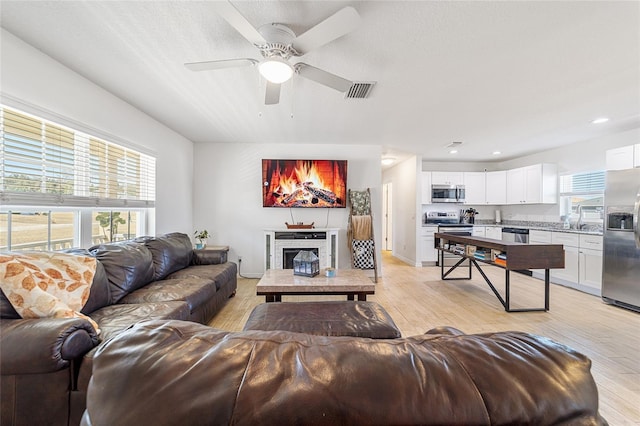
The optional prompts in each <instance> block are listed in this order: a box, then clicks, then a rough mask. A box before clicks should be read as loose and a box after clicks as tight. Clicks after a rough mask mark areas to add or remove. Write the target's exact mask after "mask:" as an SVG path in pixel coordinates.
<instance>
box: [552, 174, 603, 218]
mask: <svg viewBox="0 0 640 426" xmlns="http://www.w3.org/2000/svg"><path fill="white" fill-rule="evenodd" d="M604 187H605V172H604V171H602V170H600V171H595V172H584V173H576V174H572V175H565V176H560V219H561V220H562V221H565V220H567V219H568V221H569V222H570V223H574V224H575V223H578V224H581V223H583V222H584V221H585V219H586V221H587V222H589V223H591V224H593V225H596V226H597V225H598V224H599V225H600V226H601V225H602V219H603V217H604V214H603V212H604Z"/></svg>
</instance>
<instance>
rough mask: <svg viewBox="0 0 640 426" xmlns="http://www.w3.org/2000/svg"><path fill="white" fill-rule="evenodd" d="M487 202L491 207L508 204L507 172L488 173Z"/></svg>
mask: <svg viewBox="0 0 640 426" xmlns="http://www.w3.org/2000/svg"><path fill="white" fill-rule="evenodd" d="M485 194H486V196H485V201H486V204H489V205H500V204H507V171H506V170H500V171H497V172H487V174H486V175H485Z"/></svg>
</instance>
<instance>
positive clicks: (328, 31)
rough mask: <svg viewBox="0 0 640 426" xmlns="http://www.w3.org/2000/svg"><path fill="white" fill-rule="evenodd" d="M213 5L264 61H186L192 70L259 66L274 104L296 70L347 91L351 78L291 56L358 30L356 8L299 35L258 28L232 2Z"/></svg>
mask: <svg viewBox="0 0 640 426" xmlns="http://www.w3.org/2000/svg"><path fill="white" fill-rule="evenodd" d="M212 5H213V7H214V8H215V9H216V11H217V12H218V13H219V14H220V16H222V17H223V18H224V19H225V20H226V21H227V22H228V23H229V24H230V25H231V26H232V27H234V28H235V29H236V30H237V31H238V32H239V33H240V34H241V35H242V36H243V37H244V38H246V39H247V40H248V41H249V42H251V43H252V44H253V45H254V46H255V47H256V48H258V50H259V51H260V53H261V54H262V57H263V59H262V60H260V61H259V60H256V59H252V58H239V59H223V60H216V61H204V62H191V63H186V64H184V65H185V66H186V67H187V68H188V69H190V70H192V71H210V70H217V69H223V68H235V67H244V66H253V65H257V66H258V71H259V72H260V74H261V75H262V76H263V77H264V78H265V79H266V81H267V86H266V94H265V104H266V105H274V104H277V103H278V102H279V101H280V86H281V84H282V83H284V82H285V81H287V80H289V79H290V78H291V77H292V76H293V73H296V74H298V75H299V76H301V77H304V78H307V79H309V80H312V81H315V82H316V83H320V84H322V85H324V86H327V87H330V88H332V89H335V90H337V91H339V92H346V91H348V90H349V88H350V87H351V85H352V84H353V83H352V82H351V81H349V80H347V79H344V78H342V77H339V76H337V75H335V74H331V73H330V72H328V71H324V70H321V69H320V68H316V67H314V66H311V65H309V64H305V63H304V62H298V63H296V64H291V63H290V62H289V59H290V58H291V57H293V56H303V55H304V54H306V53H308V52H310V51H311V50H313V49H316V48H318V47H320V46H323V45H325V44H327V43H329V42H330V41H333V40H335V39H337V38H339V37H341V36H343V35H345V34H347V33H349V32H351V31H352V30H354V29H355V28H356V27H357V26H358V24H359V23H360V15H359V14H358V12H357V11H356V10H355V9H354V8H353V7H345V8H343V9H341V10H339V11H338V12H336V13H334V14H333V15H331V16H330V17H328V18H327V19H325V20H324V21H322V22H320V23H319V24H317V25H316V26H314V27H312V28H311V29H309V30H307V31H306V32H305V33H303V34H301V35H299V36H296V34H295V33H294V32H293V31H292V30H291V29H290V28H289V27H287V26H286V25H283V24H277V23H273V24H265V25H262V26H260V27H258V28H257V29H256V28H254V27H253V26H252V25H251V24H250V23H249V21H247V19H246V18H245V17H244V16H243V15H242V14H241V13H240V12H239V11H238V9H236V7H235V6H234V5H233V4H231V3H230V2H228V1H226V2H219V1H217V2H213V3H212Z"/></svg>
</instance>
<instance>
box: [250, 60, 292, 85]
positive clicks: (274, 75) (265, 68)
mask: <svg viewBox="0 0 640 426" xmlns="http://www.w3.org/2000/svg"><path fill="white" fill-rule="evenodd" d="M258 71H259V72H260V75H262V76H263V77H264V78H266V79H267V80H269V81H270V82H271V83H274V84H281V83H284V82H285V81H287V80H289V79H290V78H291V76H292V75H293V67H292V66H291V65H290V64H289V63H288V62H287V61H285V60H284V59H280V58H278V57H273V58H267V59H265V60H264V61H262V62H260V65H258Z"/></svg>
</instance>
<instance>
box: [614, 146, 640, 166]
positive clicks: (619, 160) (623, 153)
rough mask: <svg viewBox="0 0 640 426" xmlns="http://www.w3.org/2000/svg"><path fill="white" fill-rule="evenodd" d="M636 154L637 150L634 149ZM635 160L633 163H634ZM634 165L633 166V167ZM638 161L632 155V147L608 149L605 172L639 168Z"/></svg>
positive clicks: (635, 156)
mask: <svg viewBox="0 0 640 426" xmlns="http://www.w3.org/2000/svg"><path fill="white" fill-rule="evenodd" d="M635 151H636V152H637V151H638V149H635ZM634 160H635V161H634ZM634 163H636V164H635V166H634ZM638 163H640V161H639V160H638V158H637V155H634V146H633V145H629V146H623V147H620V148H614V149H608V150H607V154H606V164H607V170H626V169H632V168H634V167H639V166H640V164H638Z"/></svg>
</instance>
